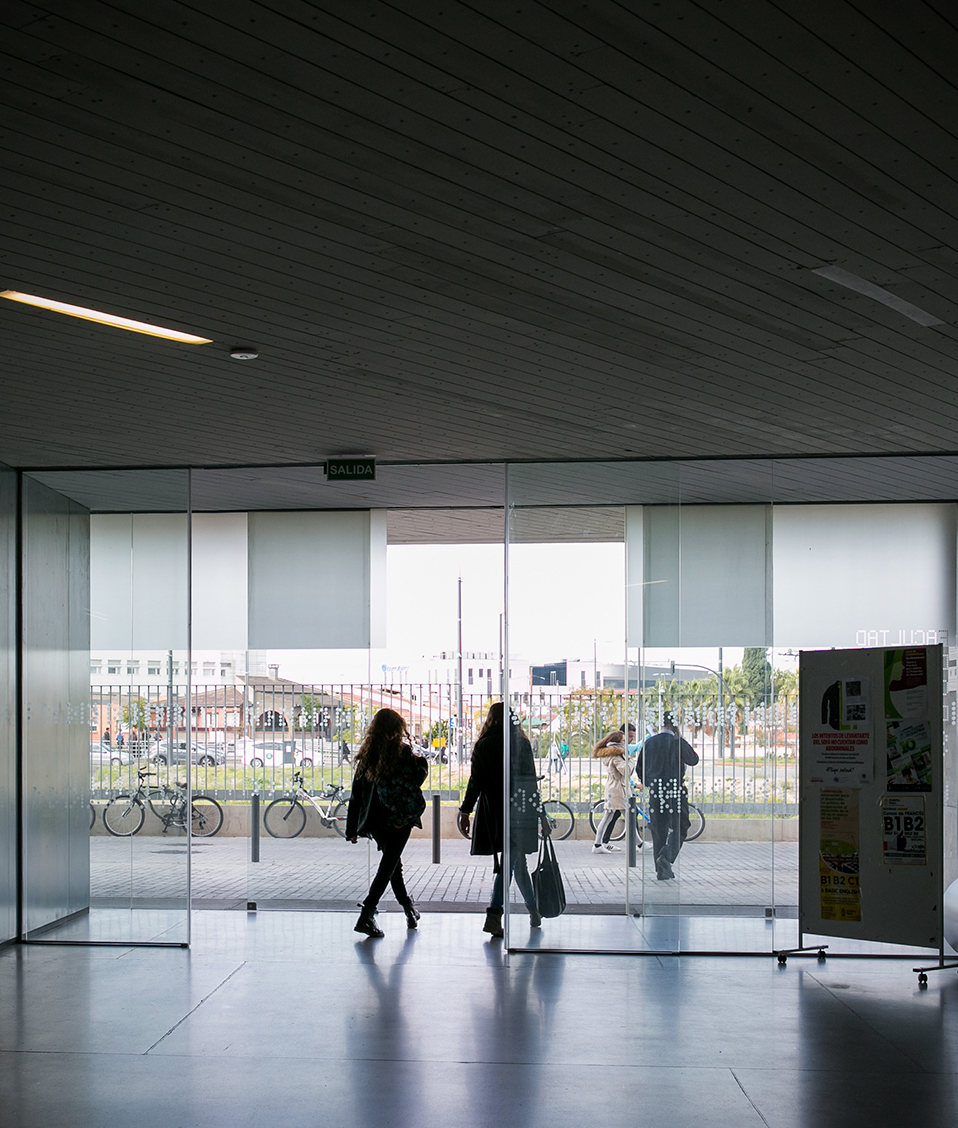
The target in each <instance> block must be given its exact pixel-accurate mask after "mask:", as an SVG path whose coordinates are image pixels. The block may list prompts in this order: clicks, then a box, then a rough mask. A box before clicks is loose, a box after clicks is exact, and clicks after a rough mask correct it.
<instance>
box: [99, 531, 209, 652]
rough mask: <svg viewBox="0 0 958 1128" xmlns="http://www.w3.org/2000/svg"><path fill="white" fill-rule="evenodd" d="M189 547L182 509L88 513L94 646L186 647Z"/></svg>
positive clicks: (119, 649) (144, 648) (121, 648)
mask: <svg viewBox="0 0 958 1128" xmlns="http://www.w3.org/2000/svg"><path fill="white" fill-rule="evenodd" d="M188 546H189V541H188V535H187V516H186V514H185V513H134V514H128V513H126V514H100V515H94V516H93V517H91V518H90V614H91V647H92V649H94V650H118V651H120V652H126V651H128V650H147V649H160V650H185V649H186V647H187V640H188V625H187V624H188V619H187V608H188V598H189V569H188V566H187V565H188Z"/></svg>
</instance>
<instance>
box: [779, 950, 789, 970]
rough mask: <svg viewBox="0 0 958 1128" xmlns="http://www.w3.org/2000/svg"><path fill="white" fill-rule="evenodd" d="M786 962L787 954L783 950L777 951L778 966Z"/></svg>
mask: <svg viewBox="0 0 958 1128" xmlns="http://www.w3.org/2000/svg"><path fill="white" fill-rule="evenodd" d="M787 963H788V956H786V955H785V953H784V952H779V953H778V966H779V967H784V966H785V965H786V964H787Z"/></svg>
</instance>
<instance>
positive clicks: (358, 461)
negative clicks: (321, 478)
mask: <svg viewBox="0 0 958 1128" xmlns="http://www.w3.org/2000/svg"><path fill="white" fill-rule="evenodd" d="M360 479H362V480H363V481H366V482H372V481H375V479H376V459H375V458H328V459H327V460H326V481H327V482H355V481H358V480H360Z"/></svg>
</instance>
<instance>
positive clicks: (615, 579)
mask: <svg viewBox="0 0 958 1128" xmlns="http://www.w3.org/2000/svg"><path fill="white" fill-rule="evenodd" d="M387 553H388V555H387V569H386V571H387V628H386V629H387V647H386V649H385V650H373V651H372V652H371V653H369V654H368V655H367V653H366V651H358V650H351V651H350V650H342V651H324V652H315V653H308V652H303V651H271V652H270V660H271V661H277V662H279V663H280V666H281V674H282V676H284V677H293V678H297V679H299V678H301V679H302V680H304V681H317V682H319V681H341V680H342V681H353V680H355V681H363V680H365V679H366V678H367V677H369V676H372V679H373V680H374V681H377V680H379V679H380V678H381V677H382V667H383V666H384V665H385V666H390V667H394V666H406V665H409V664H411V663H418V662H419V661H420V659H421V658H423V657H427V658H428V657H432V656H434V655H437V654H439V653H440V652H442V651H444V650H445V651H447V652H450V651H455V649H456V619H457V590H458V581H459V576H460V575H461V576H462V645H463V650H466V651H486V652H491V653H493V654H496V655H497V654H498V652H499V616H500V614H501V612H502V605H503V585H502V554H503V548H502V545H494V544H478V545H390V546H389V548H388V550H387ZM624 566H625V546H624V545H623V544H621V543H619V544H526V545H513V546H512V547H511V548H510V593H509V597H510V608H511V615H510V631H511V635H510V651H511V653H512V655H513V657H514V658H518V659H520V661H521V664H523V665H526V664H531V663H533V662H534V663H537V664H538V663H543V662H556V661H561V660H562V659H563V658H566V659H576V658H580V659H582V660H584V661H588V660H590V659H591V658H592V648H593V643H594V644H595V646H596V650H597V652H598V660H599V662H621V661H622V657H623V647H624V641H623V638H624V617H625V609H624V594H623V593H624V583H625V574H624ZM723 659H724V662H725V664H726V665H733V664H734V663H736V662H741V660H742V649H741V647H738V648H734V647H732V648H726V650H725V652H724V654H723ZM645 660H646V662H649V663H655V662H659V661H662V662H668V661H670V660H676V661H678V662H679V663H688V664H698V665H706V666H710V667H712V668H714V667H715V666H716V665H717V662H718V651H717V650H715V649H705V648H694V649H693V648H684V649H678V648H676V649H675V650H672V651H668V652H667V651H659V650H648V651H646V654H645Z"/></svg>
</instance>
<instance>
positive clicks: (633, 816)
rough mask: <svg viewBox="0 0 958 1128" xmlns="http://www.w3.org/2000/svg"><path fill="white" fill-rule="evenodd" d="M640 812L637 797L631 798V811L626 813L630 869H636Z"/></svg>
mask: <svg viewBox="0 0 958 1128" xmlns="http://www.w3.org/2000/svg"><path fill="white" fill-rule="evenodd" d="M638 818H639V812H638V811H637V810H636V808H635V796H634V795H630V796H629V809H628V811H627V812H626V820H625V837H626V843H627V848H628V851H629V868H630V869H635V845H636V844H635V840H636V838H637V837H638V834H637V831H638Z"/></svg>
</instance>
